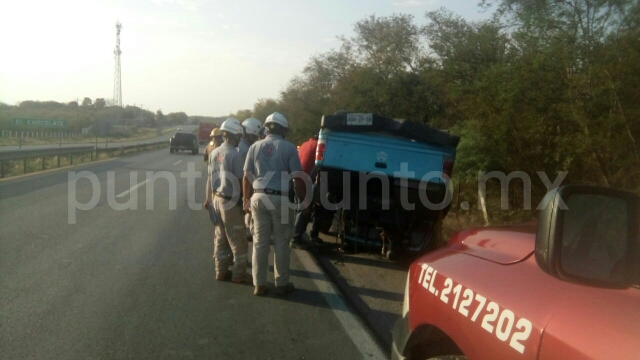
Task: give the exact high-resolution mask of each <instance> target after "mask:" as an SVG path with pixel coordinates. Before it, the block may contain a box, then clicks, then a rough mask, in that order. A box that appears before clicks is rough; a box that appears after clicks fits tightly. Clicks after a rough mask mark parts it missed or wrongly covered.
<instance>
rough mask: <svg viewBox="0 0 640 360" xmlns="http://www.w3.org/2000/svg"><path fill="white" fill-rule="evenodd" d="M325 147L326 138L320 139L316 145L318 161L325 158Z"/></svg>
mask: <svg viewBox="0 0 640 360" xmlns="http://www.w3.org/2000/svg"><path fill="white" fill-rule="evenodd" d="M325 147H326V144H325V142H324V140H320V141H318V147H316V161H322V160H324V150H325Z"/></svg>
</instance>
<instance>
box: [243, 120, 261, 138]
mask: <svg viewBox="0 0 640 360" xmlns="http://www.w3.org/2000/svg"><path fill="white" fill-rule="evenodd" d="M242 126H243V127H244V130H245V131H246V132H247V134H251V135H256V136H260V130H262V123H261V122H260V120H258V119H256V118H248V119H247V120H245V121H243V122H242Z"/></svg>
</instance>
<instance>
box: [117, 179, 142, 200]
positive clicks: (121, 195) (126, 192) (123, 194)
mask: <svg viewBox="0 0 640 360" xmlns="http://www.w3.org/2000/svg"><path fill="white" fill-rule="evenodd" d="M147 181H149V179H147V180H145V181H143V182H141V183H139V184H136V185H133V186H132V187H131V189H129V190H127V191H124V192H121V193H120V194H118V195H116V197H117V198H121V197H123V196H126V195H127V194H129V193H130V192H132V191H134V190H136V189H137V188H139V187H140V186H142V185H144V184H146V183H147Z"/></svg>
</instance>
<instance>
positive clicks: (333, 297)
mask: <svg viewBox="0 0 640 360" xmlns="http://www.w3.org/2000/svg"><path fill="white" fill-rule="evenodd" d="M296 255H297V256H298V258H299V259H300V262H301V263H302V266H304V268H305V270H307V272H308V273H316V274H320V276H319V277H320V278H319V279H318V278H317V277H312V279H313V282H314V283H315V285H316V286H317V287H318V290H320V292H321V293H322V296H323V297H324V299H325V301H326V302H327V304H328V305H329V307H330V308H331V310H333V313H334V314H335V315H336V318H338V321H340V324H342V327H343V328H344V330H345V332H346V333H347V335H349V337H350V338H351V341H353V344H354V345H355V346H356V347H357V348H358V350H359V351H360V353H361V354H362V357H363V358H364V359H387V358H388V356H386V355H385V354H384V352H383V351H382V349H380V347H379V346H378V344H377V343H376V341H375V340H374V339H373V337H372V336H371V334H369V330H368V329H366V328H365V326H364V324H363V323H362V322H361V321H360V320H358V319H357V318H356V316H355V315H354V314H353V313H352V312H351V311H349V310H348V309H349V308H348V307H347V304H345V303H344V301H342V298H340V295H338V292H337V290H336V288H335V285H333V283H332V282H331V281H330V280H329V279H328V278H327V276H326V275H325V273H324V272H323V271H322V270H320V267H319V266H318V264H316V262H315V260H314V259H313V258H312V257H311V255H310V254H309V253H308V252H306V251H296Z"/></svg>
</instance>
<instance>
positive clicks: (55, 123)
mask: <svg viewBox="0 0 640 360" xmlns="http://www.w3.org/2000/svg"><path fill="white" fill-rule="evenodd" d="M13 125H17V126H32V127H46V128H58V129H66V128H68V127H69V122H68V121H67V120H48V119H26V118H14V119H13Z"/></svg>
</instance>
